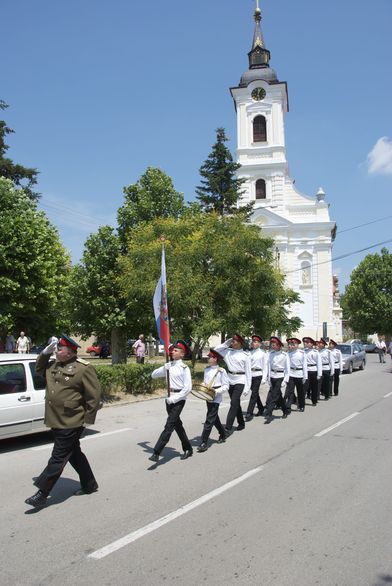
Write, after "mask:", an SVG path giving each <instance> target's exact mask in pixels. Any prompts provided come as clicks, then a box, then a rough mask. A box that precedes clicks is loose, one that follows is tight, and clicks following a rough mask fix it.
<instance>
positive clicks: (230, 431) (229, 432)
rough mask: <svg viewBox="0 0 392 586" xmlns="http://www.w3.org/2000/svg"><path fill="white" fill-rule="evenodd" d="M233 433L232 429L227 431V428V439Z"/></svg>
mask: <svg viewBox="0 0 392 586" xmlns="http://www.w3.org/2000/svg"><path fill="white" fill-rule="evenodd" d="M232 433H233V430H232V429H227V427H225V434H226V438H228V437H229V436H230V435H231V434H232Z"/></svg>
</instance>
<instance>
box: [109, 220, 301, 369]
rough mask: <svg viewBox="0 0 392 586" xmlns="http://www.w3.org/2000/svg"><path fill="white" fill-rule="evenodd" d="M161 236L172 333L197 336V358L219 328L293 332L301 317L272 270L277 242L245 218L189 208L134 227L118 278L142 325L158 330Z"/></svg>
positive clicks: (295, 298)
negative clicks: (291, 309)
mask: <svg viewBox="0 0 392 586" xmlns="http://www.w3.org/2000/svg"><path fill="white" fill-rule="evenodd" d="M162 234H164V235H165V238H166V244H165V248H166V263H167V279H168V303H169V315H170V327H171V335H172V338H173V339H174V338H175V337H185V338H190V339H192V340H193V342H194V358H195V356H196V355H197V353H198V350H199V349H200V348H202V347H203V346H204V345H205V344H206V343H207V341H208V339H209V338H210V337H211V336H212V335H214V334H218V333H220V332H224V333H233V332H235V331H241V332H243V334H245V335H249V334H251V333H252V332H254V331H257V332H259V333H260V334H261V335H264V336H269V335H270V334H271V332H272V331H274V330H275V329H279V330H280V331H282V332H290V333H291V332H292V331H295V330H296V329H297V328H298V327H299V326H300V324H301V321H300V320H299V319H298V318H290V317H289V304H290V303H293V302H295V301H298V296H297V295H296V294H295V293H294V292H293V291H290V290H287V289H285V288H284V285H283V278H282V276H281V275H280V273H278V272H277V271H276V269H275V268H274V252H273V249H274V247H273V241H272V240H270V239H267V238H261V237H260V230H259V228H258V227H256V226H249V225H246V224H244V223H243V221H242V219H241V218H240V217H236V216H234V217H229V216H224V217H221V216H219V215H218V214H216V213H211V214H205V213H200V212H199V213H195V211H194V210H192V211H191V212H189V213H185V214H184V215H183V216H182V218H180V219H178V220H176V219H172V218H168V219H163V218H158V219H156V220H154V221H152V222H149V223H148V224H141V225H140V226H138V227H137V228H135V229H134V230H133V233H132V238H131V239H130V241H129V248H128V254H127V255H126V256H125V257H123V259H122V261H121V262H122V276H121V279H120V282H121V286H122V291H123V294H124V295H125V296H126V298H127V308H128V313H129V314H132V315H133V316H135V319H137V320H138V327H139V329H140V330H141V331H142V330H150V331H151V328H154V329H155V322H154V316H153V310H152V296H153V293H154V290H155V286H156V282H157V279H158V277H159V274H160V258H161V243H160V236H161V235H162ZM140 283H143V287H140ZM284 303H285V304H286V305H285V306H284V307H282V305H283V304H284Z"/></svg>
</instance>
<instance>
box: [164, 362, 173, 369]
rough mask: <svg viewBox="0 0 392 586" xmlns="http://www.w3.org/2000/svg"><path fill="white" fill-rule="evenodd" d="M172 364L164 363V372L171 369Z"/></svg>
mask: <svg viewBox="0 0 392 586" xmlns="http://www.w3.org/2000/svg"><path fill="white" fill-rule="evenodd" d="M171 365H172V363H171V362H165V370H169V368H170V367H171Z"/></svg>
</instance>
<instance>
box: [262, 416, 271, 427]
mask: <svg viewBox="0 0 392 586" xmlns="http://www.w3.org/2000/svg"><path fill="white" fill-rule="evenodd" d="M271 421H272V415H267V416H266V418H265V421H264V425H267V424H268V423H271Z"/></svg>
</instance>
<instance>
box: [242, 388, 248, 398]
mask: <svg viewBox="0 0 392 586" xmlns="http://www.w3.org/2000/svg"><path fill="white" fill-rule="evenodd" d="M249 391H250V389H244V392H243V395H244V397H246V396H247V395H249Z"/></svg>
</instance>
